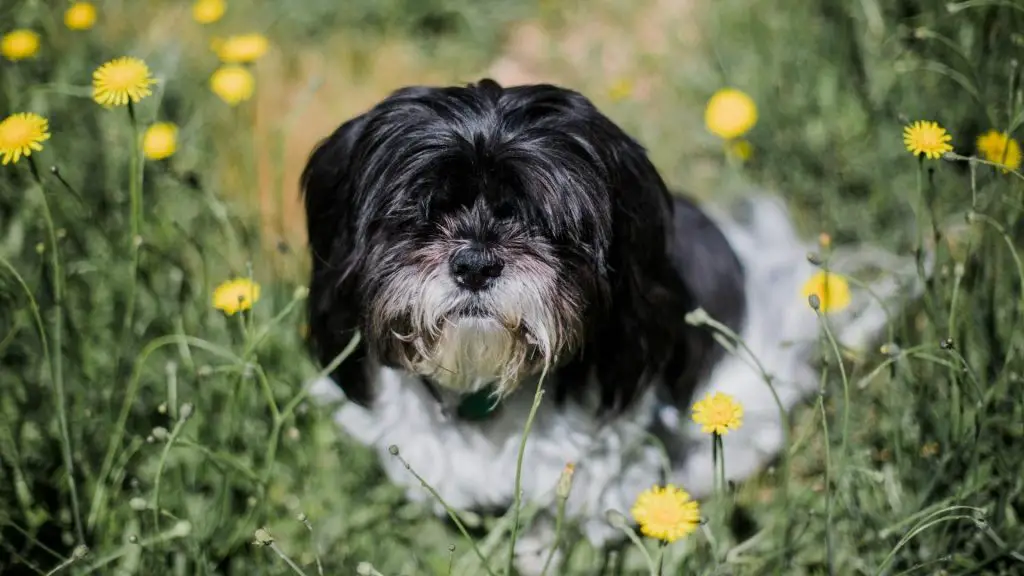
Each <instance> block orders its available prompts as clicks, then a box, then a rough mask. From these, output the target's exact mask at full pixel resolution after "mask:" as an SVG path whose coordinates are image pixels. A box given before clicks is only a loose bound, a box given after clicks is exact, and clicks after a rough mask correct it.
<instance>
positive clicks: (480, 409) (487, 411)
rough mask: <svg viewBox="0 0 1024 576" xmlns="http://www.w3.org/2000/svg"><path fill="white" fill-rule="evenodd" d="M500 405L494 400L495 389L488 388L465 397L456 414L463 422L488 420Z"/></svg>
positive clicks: (460, 402)
mask: <svg viewBox="0 0 1024 576" xmlns="http://www.w3.org/2000/svg"><path fill="white" fill-rule="evenodd" d="M500 405H501V401H500V400H498V399H495V398H494V389H493V388H492V387H490V386H488V387H486V388H482V389H480V390H477V391H476V392H473V393H472V394H466V395H465V396H463V397H462V399H461V400H460V401H459V405H458V407H456V409H455V413H456V415H458V417H459V418H461V419H463V420H473V421H480V420H487V419H488V418H489V417H490V416H491V415H492V414H493V413H494V412H495V411H497V409H498V408H499V407H500Z"/></svg>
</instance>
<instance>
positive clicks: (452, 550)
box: [448, 544, 455, 552]
mask: <svg viewBox="0 0 1024 576" xmlns="http://www.w3.org/2000/svg"><path fill="white" fill-rule="evenodd" d="M448 551H449V552H455V544H449V545H448Z"/></svg>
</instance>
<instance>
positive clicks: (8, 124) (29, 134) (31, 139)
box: [0, 112, 50, 165]
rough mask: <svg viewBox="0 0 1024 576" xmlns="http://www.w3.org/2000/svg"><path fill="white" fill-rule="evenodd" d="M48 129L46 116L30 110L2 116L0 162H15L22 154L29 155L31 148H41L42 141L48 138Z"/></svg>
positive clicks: (38, 149)
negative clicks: (5, 116)
mask: <svg viewBox="0 0 1024 576" xmlns="http://www.w3.org/2000/svg"><path fill="white" fill-rule="evenodd" d="M49 129H50V127H49V122H48V121H47V120H46V118H43V117H42V116H40V115H38V114H33V113H32V112H22V113H20V114H12V115H10V116H8V117H7V118H4V120H3V122H0V156H2V158H0V164H5V165H6V164H10V163H12V162H17V161H18V160H19V159H20V158H21V157H22V156H24V157H26V158H28V157H29V156H31V155H32V151H33V150H35V151H36V152H38V151H40V150H42V149H43V144H42V143H43V142H45V141H47V140H49V139H50V132H49Z"/></svg>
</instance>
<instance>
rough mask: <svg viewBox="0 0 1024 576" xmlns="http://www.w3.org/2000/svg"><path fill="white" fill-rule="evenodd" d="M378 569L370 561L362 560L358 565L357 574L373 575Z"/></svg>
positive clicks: (363, 575) (362, 575)
mask: <svg viewBox="0 0 1024 576" xmlns="http://www.w3.org/2000/svg"><path fill="white" fill-rule="evenodd" d="M376 571H377V570H376V569H375V568H374V567H373V564H370V563H369V562H360V563H359V564H357V565H356V574H358V575H359V576H373V573H374V572H376Z"/></svg>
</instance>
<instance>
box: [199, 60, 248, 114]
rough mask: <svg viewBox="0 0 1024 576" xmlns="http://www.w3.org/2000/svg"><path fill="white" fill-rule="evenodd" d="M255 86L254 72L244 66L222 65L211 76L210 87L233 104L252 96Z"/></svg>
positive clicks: (222, 98)
mask: <svg viewBox="0 0 1024 576" xmlns="http://www.w3.org/2000/svg"><path fill="white" fill-rule="evenodd" d="M255 88H256V79H255V78H253V76H252V72H250V71H249V70H248V69H246V68H244V67H242V66H236V65H233V64H231V65H228V66H221V67H220V68H218V69H217V71H216V72H214V73H213V75H212V76H210V89H211V90H213V93H214V94H216V95H217V96H219V97H220V99H221V100H223V101H225V102H227V103H228V104H231V105H232V106H234V105H236V104H238V103H239V102H242V101H245V100H248V99H249V98H252V93H253V91H254V90H255Z"/></svg>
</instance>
